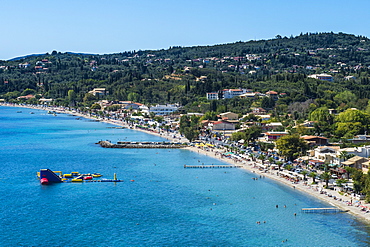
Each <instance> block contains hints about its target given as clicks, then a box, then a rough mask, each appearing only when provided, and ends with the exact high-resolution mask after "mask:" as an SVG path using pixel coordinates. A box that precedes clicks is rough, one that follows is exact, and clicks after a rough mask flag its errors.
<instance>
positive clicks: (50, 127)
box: [0, 106, 370, 246]
mask: <svg viewBox="0 0 370 247" xmlns="http://www.w3.org/2000/svg"><path fill="white" fill-rule="evenodd" d="M17 111H22V112H21V113H17ZM31 111H32V112H34V114H30V112H31ZM109 127H113V126H112V125H109V124H106V123H101V122H92V121H89V120H87V119H76V117H74V116H70V115H66V114H58V115H57V116H53V115H51V114H46V112H45V111H42V110H31V109H25V108H12V107H4V106H0V150H1V152H0V157H1V165H0V202H1V203H0V229H1V230H0V246H369V245H370V234H369V233H370V228H369V226H368V225H365V224H363V223H361V222H359V221H357V220H356V219H355V218H354V217H352V216H351V215H349V214H302V213H301V208H304V207H327V206H329V205H327V204H324V203H322V202H321V201H318V200H316V199H315V198H312V197H306V196H304V195H303V194H302V193H300V192H298V191H295V190H293V189H292V188H290V187H288V186H285V185H281V184H277V183H276V182H274V181H272V180H270V179H267V178H265V179H259V180H253V179H252V177H254V176H255V174H252V173H249V172H247V171H244V170H241V169H184V167H183V166H184V164H188V165H190V164H199V163H205V164H212V163H213V164H222V162H221V161H218V160H216V159H214V158H212V157H209V156H205V155H199V154H197V153H193V152H191V151H188V150H166V149H157V150H154V149H104V148H101V147H100V146H98V145H96V144H95V143H96V142H97V141H99V140H111V141H112V142H116V141H119V140H121V141H124V140H126V141H163V139H161V138H160V137H156V136H152V135H149V134H146V133H143V132H138V131H135V130H129V129H114V128H109ZM41 168H50V169H52V170H57V171H63V172H64V173H69V172H73V171H78V172H81V173H93V172H99V173H102V174H103V175H104V177H105V178H113V174H114V173H116V174H117V177H118V179H123V180H124V182H122V183H116V184H114V183H78V184H76V183H62V184H54V185H47V186H42V185H40V183H39V181H38V180H37V179H36V172H37V171H39V170H40V169H41ZM131 180H134V181H131ZM276 205H279V207H278V208H276ZM284 205H286V207H284ZM295 213H296V214H297V215H296V216H294V214H295ZM257 221H260V222H261V224H256V222H257ZM264 221H265V223H263V222H264Z"/></svg>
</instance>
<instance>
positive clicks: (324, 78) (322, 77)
mask: <svg viewBox="0 0 370 247" xmlns="http://www.w3.org/2000/svg"><path fill="white" fill-rule="evenodd" d="M308 77H309V78H314V79H317V80H321V81H333V77H332V76H331V75H328V74H314V75H309V76H308Z"/></svg>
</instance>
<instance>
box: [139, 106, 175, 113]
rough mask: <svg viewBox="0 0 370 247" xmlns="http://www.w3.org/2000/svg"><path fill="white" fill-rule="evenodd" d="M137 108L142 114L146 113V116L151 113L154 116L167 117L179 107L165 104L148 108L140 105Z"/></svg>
mask: <svg viewBox="0 0 370 247" xmlns="http://www.w3.org/2000/svg"><path fill="white" fill-rule="evenodd" d="M139 108H140V109H141V111H142V112H143V113H146V114H148V115H150V114H151V113H153V114H154V115H156V116H167V115H171V114H173V113H174V112H176V111H178V110H179V108H180V107H179V106H178V105H170V104H166V105H155V106H150V107H148V106H145V105H141V106H140V107H139Z"/></svg>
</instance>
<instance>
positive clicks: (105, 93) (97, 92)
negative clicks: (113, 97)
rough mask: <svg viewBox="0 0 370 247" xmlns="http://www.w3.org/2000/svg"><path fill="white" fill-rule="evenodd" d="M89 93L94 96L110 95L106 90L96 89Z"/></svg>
mask: <svg viewBox="0 0 370 247" xmlns="http://www.w3.org/2000/svg"><path fill="white" fill-rule="evenodd" d="M89 93H90V94H92V95H94V96H103V95H108V94H109V92H108V91H107V90H106V89H105V88H94V89H93V90H91V91H89Z"/></svg>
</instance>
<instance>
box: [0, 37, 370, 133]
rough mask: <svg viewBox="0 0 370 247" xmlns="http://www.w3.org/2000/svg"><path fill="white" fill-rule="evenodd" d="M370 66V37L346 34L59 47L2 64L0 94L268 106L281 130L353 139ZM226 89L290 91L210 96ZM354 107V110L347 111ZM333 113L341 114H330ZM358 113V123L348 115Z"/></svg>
mask: <svg viewBox="0 0 370 247" xmlns="http://www.w3.org/2000/svg"><path fill="white" fill-rule="evenodd" d="M369 68H370V40H369V39H368V38H366V37H362V36H354V35H349V34H343V33H338V34H335V33H306V34H301V35H299V36H297V37H289V38H288V37H281V36H279V35H277V36H276V37H275V38H274V39H271V40H260V41H249V42H236V43H232V44H224V45H215V46H198V47H170V48H169V49H167V50H157V51H128V52H122V53H119V54H107V55H84V54H70V53H60V52H57V51H53V52H52V53H51V54H45V55H39V56H29V57H25V58H22V59H19V60H12V61H0V97H1V98H4V99H5V100H6V101H15V100H16V98H17V97H18V96H21V95H28V94H36V95H37V96H36V99H29V100H28V101H29V102H30V103H36V102H37V99H38V98H40V97H45V98H53V99H54V100H55V101H54V102H55V104H59V105H73V106H76V107H86V106H88V107H91V106H92V105H93V103H94V102H96V101H97V100H99V97H95V96H93V95H91V94H88V92H89V91H90V90H92V89H93V88H106V89H107V91H109V94H108V95H106V96H103V97H100V99H107V100H129V101H137V102H140V103H145V104H158V103H161V104H163V103H180V104H181V105H183V106H184V109H185V110H186V111H195V112H203V113H206V112H209V111H212V112H216V113H220V112H224V111H234V112H236V113H239V114H240V115H244V114H247V113H248V112H250V108H251V107H262V108H265V109H267V110H268V111H270V113H272V114H273V117H275V118H276V120H278V121H281V122H283V123H284V124H285V127H286V126H289V125H290V124H291V121H293V120H295V121H303V120H305V119H310V120H313V121H317V123H318V124H316V126H315V130H314V133H323V134H325V135H328V136H331V137H333V138H342V137H346V138H348V137H351V136H353V135H354V134H358V133H364V132H365V131H367V130H368V127H369V123H370V118H369V116H368V113H367V111H369V110H370V107H369V104H368V101H369V98H370V83H369V76H370V70H369ZM318 73H329V74H331V75H332V76H334V81H332V82H328V81H320V80H316V79H312V78H308V77H307V76H308V75H310V74H318ZM348 76H352V77H348ZM227 88H246V89H251V90H252V91H253V92H262V93H265V92H266V91H269V90H273V91H276V92H278V93H279V94H280V93H285V94H284V95H283V96H280V97H279V99H278V100H271V99H268V98H267V97H262V98H259V99H256V100H252V99H240V98H233V99H224V100H217V101H207V100H206V98H205V96H206V93H207V92H217V91H219V90H222V89H227ZM350 108H356V109H358V111H357V112H355V113H354V114H350V113H352V112H348V111H347V110H348V109H350ZM328 109H336V110H337V111H338V112H342V113H343V114H344V115H343V114H342V115H341V114H340V115H339V116H337V117H335V118H334V117H333V116H332V115H330V114H329V113H328ZM356 114H357V115H359V114H360V115H361V116H360V118H362V120H361V121H358V119H357V118H348V115H350V116H352V117H355V115H356ZM346 116H347V117H346ZM289 121H290V122H289Z"/></svg>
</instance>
